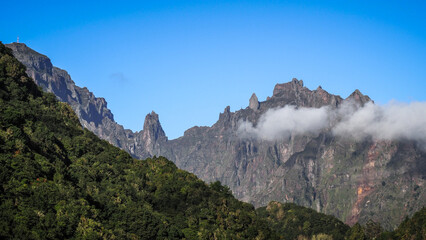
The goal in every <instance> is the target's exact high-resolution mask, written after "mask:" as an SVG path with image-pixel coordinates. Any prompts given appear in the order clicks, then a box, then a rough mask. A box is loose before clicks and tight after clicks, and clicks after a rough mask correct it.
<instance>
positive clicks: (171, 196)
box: [0, 43, 411, 239]
mask: <svg viewBox="0 0 426 240" xmlns="http://www.w3.org/2000/svg"><path fill="white" fill-rule="evenodd" d="M25 70H26V69H25V67H24V65H22V64H21V63H20V62H19V61H18V60H17V59H16V58H14V57H13V55H12V52H11V51H10V49H8V48H6V47H5V46H4V45H3V44H1V43H0V180H1V185H0V238H1V239H283V237H285V236H284V235H282V234H281V233H280V232H283V233H284V232H285V233H286V234H287V235H288V234H290V233H291V234H292V235H291V236H298V237H299V238H304V239H308V238H309V239H310V238H315V237H316V236H317V235H318V236H326V237H328V238H334V239H343V238H344V236H345V234H346V233H347V232H349V226H347V225H345V224H344V223H343V222H341V221H340V220H338V219H336V218H334V217H332V216H326V215H324V214H321V213H316V212H311V213H310V214H309V215H307V216H306V215H305V214H298V212H299V211H300V209H298V208H300V207H296V206H292V205H285V207H286V209H285V210H286V211H292V212H294V213H293V215H292V216H293V218H295V219H296V218H297V219H300V220H301V221H302V220H303V222H306V225H309V226H307V227H304V228H303V229H301V228H299V227H298V226H293V225H291V226H288V227H287V228H286V230H285V229H280V231H278V230H275V229H273V228H271V227H270V226H269V222H271V221H272V222H274V219H273V218H269V216H270V215H271V214H273V212H272V211H270V208H267V209H264V210H262V213H261V214H260V213H258V212H257V211H256V210H255V208H254V206H253V205H251V204H249V203H244V202H241V201H239V200H237V199H235V198H234V197H233V196H232V193H231V191H230V190H229V188H228V187H226V186H223V185H221V184H220V182H217V181H216V182H213V183H211V184H209V185H208V184H206V183H204V182H203V181H201V180H200V179H198V178H197V177H196V176H195V175H194V174H192V173H188V172H186V171H184V170H180V169H178V168H177V167H176V166H175V165H174V164H173V163H172V162H171V161H168V160H167V159H165V158H164V157H159V158H152V159H147V160H137V159H134V158H132V157H131V156H130V155H129V154H128V153H126V152H125V151H123V150H121V149H119V148H117V147H114V146H112V145H111V144H109V143H108V142H106V141H104V140H101V139H99V138H98V137H97V136H96V135H94V134H93V133H92V132H90V131H88V130H87V129H84V128H82V126H81V125H80V122H79V120H78V118H77V116H76V115H75V113H74V111H73V110H72V109H71V108H70V106H69V105H68V104H66V103H62V102H59V101H57V99H56V97H55V95H53V94H51V93H45V92H42V90H41V88H39V87H37V85H36V84H35V83H34V82H33V80H32V79H31V78H29V77H28V76H27V75H26V73H25ZM153 120H154V121H155V117H154V119H153ZM157 120H158V119H157ZM151 130H152V129H151ZM303 209H304V208H303ZM273 210H274V209H273ZM300 213H302V211H300ZM310 217H312V218H313V219H317V220H319V221H315V222H314V221H312V222H311V221H309V218H310ZM322 219H324V220H322ZM325 219H326V221H325ZM408 226H411V224H408ZM321 227H325V228H324V229H321Z"/></svg>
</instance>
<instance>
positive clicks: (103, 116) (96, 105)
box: [6, 43, 167, 158]
mask: <svg viewBox="0 0 426 240" xmlns="http://www.w3.org/2000/svg"><path fill="white" fill-rule="evenodd" d="M6 46H7V47H8V48H11V49H12V50H13V54H14V56H15V57H16V58H17V59H18V60H19V61H20V62H22V63H23V64H24V65H25V66H26V67H27V74H28V76H30V77H31V78H32V79H34V81H35V82H36V83H37V85H39V86H41V87H42V88H43V90H44V91H47V92H51V93H53V94H55V95H56V96H57V98H58V99H59V100H60V101H62V102H66V103H68V104H70V105H71V107H72V109H73V110H74V111H75V113H76V114H77V116H78V118H79V120H80V123H81V125H82V126H83V127H85V128H87V129H89V130H90V131H92V132H94V133H95V134H96V135H97V136H99V137H100V138H102V139H105V140H107V141H108V142H110V143H111V144H113V145H115V146H117V147H120V148H122V149H124V150H126V151H128V152H129V153H130V154H132V155H133V156H134V157H139V158H147V157H151V156H152V155H151V151H152V149H153V148H156V147H155V146H156V144H157V141H159V139H161V141H167V137H165V134H164V131H163V129H162V128H161V124H160V123H159V121H158V115H157V114H155V113H154V112H153V113H151V114H148V115H147V117H146V118H145V121H148V122H149V123H147V122H145V123H144V130H142V131H140V132H136V133H134V132H132V131H131V130H128V129H124V127H123V126H122V125H120V124H118V123H116V122H115V121H114V116H113V114H112V113H111V111H110V110H109V109H108V106H107V102H106V101H105V99H104V98H98V97H95V95H94V94H93V93H92V92H90V91H89V90H88V89H87V88H85V87H84V88H81V87H78V86H76V85H75V83H74V81H73V80H72V79H71V77H70V75H69V74H68V73H67V72H66V71H65V70H62V69H60V68H57V67H54V66H53V65H52V63H51V61H50V59H49V58H48V57H46V56H44V55H42V54H40V53H38V52H36V51H34V50H32V49H31V48H29V47H27V46H26V45H25V44H23V43H12V44H6ZM155 119H156V121H157V122H158V124H157V125H156V127H154V125H155V124H154V122H155ZM145 127H148V128H149V129H148V130H147V131H145ZM153 128H154V130H155V131H156V132H155V133H153V132H152V131H153ZM153 134H154V135H155V136H152V135H153Z"/></svg>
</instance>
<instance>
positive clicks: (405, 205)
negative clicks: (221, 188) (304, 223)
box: [7, 43, 426, 228]
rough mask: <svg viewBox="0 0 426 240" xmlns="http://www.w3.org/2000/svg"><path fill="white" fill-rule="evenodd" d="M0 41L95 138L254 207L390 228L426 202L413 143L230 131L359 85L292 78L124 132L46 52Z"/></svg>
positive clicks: (356, 97) (425, 162)
mask: <svg viewBox="0 0 426 240" xmlns="http://www.w3.org/2000/svg"><path fill="white" fill-rule="evenodd" d="M7 46H8V47H10V48H12V50H13V52H14V54H15V56H16V57H17V58H18V59H19V60H20V61H21V62H23V63H24V64H25V65H26V66H27V72H28V74H29V76H31V77H33V79H34V80H35V81H36V83H37V84H38V85H39V86H42V87H43V88H44V89H45V90H46V91H49V92H52V93H54V94H55V95H56V96H57V97H58V98H59V99H60V100H61V101H64V102H67V103H69V104H70V105H71V106H72V108H73V109H74V111H75V112H76V113H77V115H78V117H79V119H80V122H81V123H82V125H83V126H84V127H86V128H88V129H89V130H91V131H93V132H94V133H95V134H97V135H98V136H99V137H101V138H103V139H106V140H108V141H109V142H111V143H112V144H114V145H116V146H118V147H121V148H122V149H124V150H126V151H128V152H129V153H130V154H132V155H133V156H135V157H137V158H140V159H143V158H146V157H150V156H153V155H157V156H158V155H163V156H165V157H167V158H169V159H170V160H172V161H173V162H175V163H176V165H177V166H178V167H179V168H182V169H185V170H188V171H190V172H193V173H195V174H196V175H197V176H198V177H200V178H202V179H203V180H204V181H216V180H220V181H221V182H222V183H223V184H226V185H228V186H229V187H230V188H231V190H232V191H233V193H234V195H235V196H236V197H237V198H239V199H241V200H244V201H246V202H251V203H253V204H254V205H256V206H265V205H267V203H268V202H269V201H272V200H276V201H281V202H295V203H297V204H300V205H303V206H307V207H312V208H314V209H316V210H318V211H321V212H324V213H327V214H333V215H335V216H337V217H338V218H340V219H342V220H343V221H346V222H347V223H350V224H353V223H355V222H357V221H359V222H361V223H365V222H366V221H367V220H368V219H370V218H371V219H373V220H375V221H380V222H381V223H382V224H383V225H384V226H385V227H387V228H392V227H395V226H396V225H397V224H399V223H400V222H401V221H402V220H403V218H404V217H405V215H411V214H412V213H414V212H415V211H417V210H419V209H420V208H421V207H422V206H424V204H425V203H426V186H425V179H426V154H425V153H424V152H422V151H420V150H419V149H418V148H417V147H416V145H415V143H413V142H409V141H403V142H396V141H374V140H372V139H367V140H364V141H355V140H349V139H344V138H341V137H336V136H334V135H333V134H332V133H331V132H330V131H329V130H324V131H322V132H320V133H316V134H306V135H303V136H301V135H291V136H290V137H289V138H286V139H282V140H276V141H266V140H260V139H255V138H241V137H240V136H239V135H238V134H237V129H238V126H239V122H240V121H241V120H244V121H249V122H252V123H253V124H256V123H257V122H258V120H259V118H260V116H261V115H262V114H263V113H265V112H266V111H267V110H269V109H271V108H278V107H283V106H286V105H293V106H295V107H309V108H320V107H322V106H329V107H330V108H336V107H338V106H339V105H341V104H343V103H344V102H345V101H352V102H356V103H358V104H359V105H360V106H362V105H364V104H365V103H367V102H369V101H371V99H370V98H369V97H368V96H366V95H363V94H362V93H361V92H360V91H359V90H356V91H354V93H352V94H351V95H350V96H348V97H347V98H346V99H343V98H341V97H340V96H336V95H332V94H330V93H328V92H327V91H325V90H324V89H322V88H321V87H318V88H317V89H316V90H310V89H308V88H306V87H304V85H303V81H302V80H297V79H293V80H292V81H291V82H288V83H283V84H277V85H276V86H275V88H274V90H273V95H272V97H268V98H267V100H266V101H263V102H259V100H258V99H257V96H256V95H255V94H253V95H252V97H251V98H250V101H249V106H248V107H247V108H245V109H241V110H239V111H236V112H231V110H230V107H229V106H228V107H226V108H225V110H224V112H223V113H220V114H219V119H218V121H217V122H216V123H215V124H214V125H213V126H211V127H193V128H190V129H188V130H187V131H185V134H184V136H182V137H180V138H178V139H174V140H170V141H168V140H167V137H166V135H165V133H164V131H163V129H162V128H161V124H160V121H159V116H158V115H157V114H156V113H155V112H152V113H151V114H148V115H147V116H146V118H145V122H144V128H143V130H142V131H140V132H132V131H130V130H126V129H124V128H123V126H121V125H119V124H117V123H116V122H115V121H114V118H113V115H112V113H111V111H110V110H109V109H108V108H107V103H106V101H105V100H104V99H103V98H96V97H95V96H94V95H93V94H92V93H91V92H89V91H88V90H87V89H86V88H80V87H78V86H75V84H74V82H73V81H72V80H71V78H70V76H69V75H68V74H67V73H66V72H65V71H64V70H61V69H58V68H55V67H53V66H52V64H51V62H50V60H49V59H48V58H47V57H46V56H44V55H41V54H39V53H37V52H35V51H33V50H31V49H29V48H28V47H26V46H25V45H24V44H16V43H14V44H9V45H7Z"/></svg>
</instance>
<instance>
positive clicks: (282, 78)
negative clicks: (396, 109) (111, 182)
mask: <svg viewBox="0 0 426 240" xmlns="http://www.w3.org/2000/svg"><path fill="white" fill-rule="evenodd" d="M1 11H2V14H1V15H0V20H1V21H0V41H2V42H3V43H10V42H14V41H16V37H17V36H19V37H20V41H21V42H24V43H26V44H27V45H28V46H29V47H31V48H33V49H35V50H36V51H38V52H40V53H43V54H45V55H47V56H49V57H50V58H51V60H52V63H53V64H54V65H55V66H58V67H60V68H63V69H65V70H67V71H68V73H69V74H70V75H71V77H72V79H73V80H74V81H75V82H76V84H77V85H79V86H82V87H83V86H86V87H88V88H89V89H90V90H91V91H92V92H94V93H95V95H96V96H97V97H104V98H105V99H106V100H107V101H108V107H109V108H110V109H111V110H112V112H113V114H114V117H115V120H116V121H117V122H118V123H120V124H122V125H124V127H126V128H130V129H132V130H135V131H137V130H141V128H142V126H143V121H144V118H145V115H146V114H147V113H149V112H151V111H152V110H154V111H155V112H157V113H158V114H159V115H160V121H161V123H162V126H163V128H164V129H165V131H166V134H167V135H168V136H169V138H170V139H173V138H176V137H179V136H181V135H182V134H183V132H184V131H185V130H186V129H188V128H190V127H192V126H195V125H198V126H210V125H212V124H213V123H214V122H216V121H217V119H218V116H219V113H220V112H222V111H223V109H224V108H225V107H226V106H227V105H230V106H231V111H236V110H238V109H240V108H245V107H247V105H248V100H249V98H250V96H251V94H252V93H253V92H255V93H256V94H257V96H258V98H259V100H260V101H263V100H265V99H266V97H267V96H271V95H272V90H273V87H274V85H275V84H276V83H283V82H288V81H290V80H291V79H292V78H293V77H296V78H298V79H303V80H304V83H305V85H306V86H307V87H308V88H310V89H316V88H317V87H318V86H319V85H321V86H322V87H323V89H325V90H327V91H328V92H330V93H333V94H337V95H341V96H342V97H347V96H348V95H349V94H350V93H351V92H353V91H354V90H355V89H360V90H361V92H363V93H364V94H367V95H369V96H370V97H371V98H372V99H374V100H375V101H376V103H378V104H385V103H387V102H389V101H392V100H396V101H400V102H412V101H426V94H425V93H426V17H424V15H425V14H424V13H425V12H426V2H425V1H134V2H132V1H99V2H95V1H91V2H90V3H86V2H85V1H72V2H69V3H58V1H19V2H16V1H7V2H4V3H2V10H1Z"/></svg>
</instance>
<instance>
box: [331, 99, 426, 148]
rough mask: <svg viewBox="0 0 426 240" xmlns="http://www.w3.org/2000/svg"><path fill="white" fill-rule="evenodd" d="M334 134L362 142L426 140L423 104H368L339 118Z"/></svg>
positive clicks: (425, 103)
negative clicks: (368, 137)
mask: <svg viewBox="0 0 426 240" xmlns="http://www.w3.org/2000/svg"><path fill="white" fill-rule="evenodd" d="M333 133H334V134H335V135H339V136H348V137H353V138H356V139H361V138H364V137H367V136H371V137H373V138H374V139H382V140H399V139H406V140H415V141H425V140H426V102H412V103H396V102H392V103H389V104H387V105H383V106H380V105H375V104H373V103H367V104H365V106H364V107H362V108H359V109H358V110H356V111H353V112H349V113H348V114H346V115H343V116H342V120H341V121H339V122H338V123H337V125H336V126H335V127H334V128H333Z"/></svg>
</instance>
